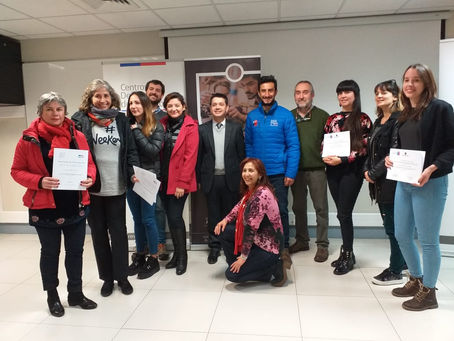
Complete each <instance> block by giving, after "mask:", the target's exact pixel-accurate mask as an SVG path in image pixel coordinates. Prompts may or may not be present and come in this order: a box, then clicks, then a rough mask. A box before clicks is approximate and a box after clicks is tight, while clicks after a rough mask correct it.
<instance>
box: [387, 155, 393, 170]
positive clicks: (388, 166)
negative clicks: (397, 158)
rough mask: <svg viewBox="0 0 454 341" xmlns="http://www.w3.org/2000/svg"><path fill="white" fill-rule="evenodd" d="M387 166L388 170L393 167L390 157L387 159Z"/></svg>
mask: <svg viewBox="0 0 454 341" xmlns="http://www.w3.org/2000/svg"><path fill="white" fill-rule="evenodd" d="M385 166H386V168H391V167H392V166H393V162H392V161H391V159H390V158H389V155H388V156H386V157H385Z"/></svg>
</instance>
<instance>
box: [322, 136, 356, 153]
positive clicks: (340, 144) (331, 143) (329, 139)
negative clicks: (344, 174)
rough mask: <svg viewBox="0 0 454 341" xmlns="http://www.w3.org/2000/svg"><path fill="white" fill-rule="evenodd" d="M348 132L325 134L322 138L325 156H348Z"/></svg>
mask: <svg viewBox="0 0 454 341" xmlns="http://www.w3.org/2000/svg"><path fill="white" fill-rule="evenodd" d="M349 155H350V131H341V132H338V133H330V134H325V136H324V137H323V152H322V157H325V156H349Z"/></svg>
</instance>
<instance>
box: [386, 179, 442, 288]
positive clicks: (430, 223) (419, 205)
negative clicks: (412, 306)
mask: <svg viewBox="0 0 454 341" xmlns="http://www.w3.org/2000/svg"><path fill="white" fill-rule="evenodd" d="M447 195H448V177H447V176H446V175H445V176H442V177H439V178H435V179H430V180H429V181H428V182H427V183H426V184H425V185H424V186H423V187H415V186H412V185H411V184H407V183H403V182H398V183H397V187H396V195H395V201H394V212H396V215H395V225H396V239H397V241H398V242H399V246H400V250H401V251H402V254H403V255H404V258H405V261H406V262H407V266H408V270H409V271H410V274H411V275H412V276H414V277H423V284H424V286H426V287H428V288H434V287H435V284H436V283H437V278H438V273H439V272H440V263H441V254H440V226H441V218H442V215H443V210H444V207H445V202H446V197H447ZM415 228H416V232H417V235H418V239H419V243H420V244H421V249H422V262H423V268H422V269H421V262H420V257H419V252H418V247H417V245H416V242H415V239H414V231H415Z"/></svg>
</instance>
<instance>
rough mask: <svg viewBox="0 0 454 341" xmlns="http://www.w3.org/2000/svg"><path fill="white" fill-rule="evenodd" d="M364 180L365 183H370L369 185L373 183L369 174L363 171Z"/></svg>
mask: <svg viewBox="0 0 454 341" xmlns="http://www.w3.org/2000/svg"><path fill="white" fill-rule="evenodd" d="M364 178H365V179H366V181H367V182H370V183H371V184H373V183H374V182H375V181H374V180H372V179H371V178H370V176H369V172H368V171H365V172H364Z"/></svg>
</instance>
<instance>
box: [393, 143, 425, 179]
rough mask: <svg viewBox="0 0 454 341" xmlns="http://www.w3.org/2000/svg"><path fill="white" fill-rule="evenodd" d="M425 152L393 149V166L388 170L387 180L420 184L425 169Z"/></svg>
mask: <svg viewBox="0 0 454 341" xmlns="http://www.w3.org/2000/svg"><path fill="white" fill-rule="evenodd" d="M425 156H426V152H425V151H421V150H408V149H396V148H391V149H390V151H389V159H390V160H391V161H392V162H393V166H392V167H391V168H388V172H387V173H386V178H387V179H389V180H396V181H401V182H408V183H410V184H416V183H418V180H419V178H420V176H421V173H422V169H423V167H424V158H425Z"/></svg>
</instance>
